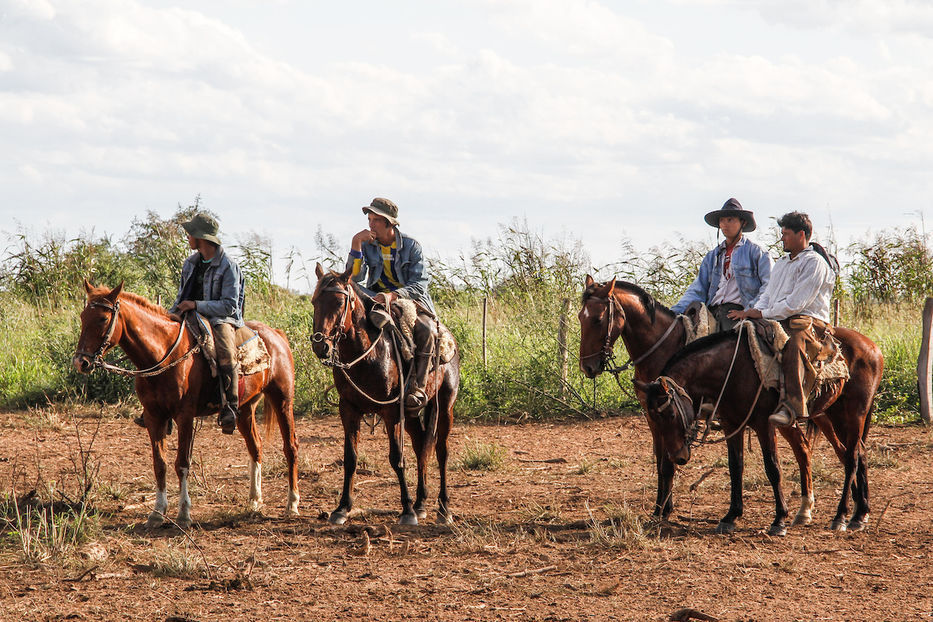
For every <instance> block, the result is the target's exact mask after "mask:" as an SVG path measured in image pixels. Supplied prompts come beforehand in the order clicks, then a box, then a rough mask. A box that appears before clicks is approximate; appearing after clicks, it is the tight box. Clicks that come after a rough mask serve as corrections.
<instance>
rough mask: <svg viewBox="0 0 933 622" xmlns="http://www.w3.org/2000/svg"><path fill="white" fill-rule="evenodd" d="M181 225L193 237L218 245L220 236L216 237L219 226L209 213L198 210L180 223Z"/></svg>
mask: <svg viewBox="0 0 933 622" xmlns="http://www.w3.org/2000/svg"><path fill="white" fill-rule="evenodd" d="M181 226H182V228H183V229H184V230H185V231H187V232H188V235H190V236H191V237H193V238H197V239H199V240H207V241H208V242H213V243H214V244H217V245H218V246H219V245H220V238H218V237H217V231H218V230H219V229H220V226H219V225H218V224H217V221H216V220H214V217H213V216H211V215H210V214H205V213H204V212H198V213H197V214H195V215H194V216H193V217H192V218H191V220H189V221H188V222H183V223H181Z"/></svg>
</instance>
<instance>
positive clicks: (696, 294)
mask: <svg viewBox="0 0 933 622" xmlns="http://www.w3.org/2000/svg"><path fill="white" fill-rule="evenodd" d="M704 220H706V222H707V224H709V226H711V227H717V228H718V229H719V230H720V231H721V232H722V234H723V237H725V240H723V241H722V242H721V243H720V244H718V245H717V246H716V247H715V248H714V249H713V250H711V251H710V252H708V253H707V254H706V257H704V258H703V262H702V263H701V264H700V273H699V275H697V278H696V279H694V281H693V283H691V284H690V287H689V288H687V291H686V293H685V294H684V295H683V297H682V298H681V299H680V300H679V301H678V302H677V304H676V305H674V306H673V307H672V308H671V311H673V312H674V313H684V312H685V311H686V310H687V308H688V307H689V306H690V305H691V304H694V303H703V304H705V305H706V306H707V307H708V308H709V310H710V313H712V314H713V316H714V317H715V318H716V327H715V330H717V331H724V330H729V329H731V328H732V327H734V326H735V324H736V321H735V320H734V319H732V318H731V317H729V312H730V311H742V310H743V309H751V308H753V307H754V306H755V303H756V302H757V301H758V298H759V296H760V295H761V292H763V291H764V288H765V286H766V285H767V284H768V279H769V278H770V276H771V256H770V255H768V252H767V251H766V250H765V249H763V248H762V247H761V246H759V245H758V244H756V243H754V242H752V241H751V240H749V239H747V238H746V237H745V236H743V235H742V232H743V231H744V232H749V231H754V230H755V226H756V225H755V215H754V214H753V213H752V212H750V211H748V210H745V209H742V205H741V204H740V203H739V202H738V201H737V200H736V199H729V200H728V201H726V203H725V204H724V205H723V206H722V209H718V210H715V211H712V212H710V213H708V214H707V215H706V216H705V217H704Z"/></svg>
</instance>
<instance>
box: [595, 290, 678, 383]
mask: <svg viewBox="0 0 933 622" xmlns="http://www.w3.org/2000/svg"><path fill="white" fill-rule="evenodd" d="M587 300H596V301H597V302H605V303H606V307H607V308H608V310H609V324H608V326H607V327H606V338H605V340H604V341H603V345H602V347H600V349H599V350H597V351H596V352H593V353H592V354H587V355H585V356H581V357H580V360H581V361H583V360H586V359H590V358H593V357H596V356H599V357H600V362H601V363H602V367H603V371H605V372H608V373H610V374H612V375H614V376H615V377H616V382H618V381H619V374H620V373H622V372H624V371H625V370H627V369H629V368H630V367H634V366H635V365H638V364H639V363H641V362H642V361H644V360H645V359H647V358H648V357H649V356H651V355H652V354H654V352H655V351H656V350H657V349H658V348H660V347H661V344H662V343H664V341H665V340H666V339H667V338H668V337H669V336H670V334H671V333H672V332H674V327H675V326H676V325H677V322H678V320H680V321H682V318H683V316H682V315H678V316H677V317H676V318H674V321H673V322H671V325H670V326H668V327H667V330H666V331H665V332H664V334H663V335H661V337H660V338H659V339H658V340H657V341H655V342H654V345H652V346H651V347H650V348H648V350H647V351H646V352H645V353H644V354H642V355H641V356H639V357H638V358H637V359H635V360H632V358H631V357H629V360H627V361H626V362H625V363H623V364H622V365H616V364H615V355H614V354H613V347H612V327H613V326H614V319H615V318H614V314H615V312H616V305H617V304H618V303H617V302H616V299H615V298H614V297H613V296H612V294H609V295H608V296H606V297H605V298H602V297H597V296H590V297H589V298H588V299H587ZM618 313H619V315H620V316H622V321H623V322H624V321H625V310H624V309H621V308H620V309H618Z"/></svg>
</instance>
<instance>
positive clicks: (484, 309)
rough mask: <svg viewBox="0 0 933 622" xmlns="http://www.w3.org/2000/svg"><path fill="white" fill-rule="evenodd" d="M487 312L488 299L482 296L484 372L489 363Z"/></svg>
mask: <svg viewBox="0 0 933 622" xmlns="http://www.w3.org/2000/svg"><path fill="white" fill-rule="evenodd" d="M488 310H489V298H488V297H487V296H483V371H486V367H487V365H488V364H489V361H488V360H487V358H486V315H487V312H488Z"/></svg>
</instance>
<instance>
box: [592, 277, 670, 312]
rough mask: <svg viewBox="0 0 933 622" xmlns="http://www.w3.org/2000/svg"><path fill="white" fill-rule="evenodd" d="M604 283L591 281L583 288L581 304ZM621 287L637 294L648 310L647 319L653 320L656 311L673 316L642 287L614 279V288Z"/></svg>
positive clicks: (642, 304)
mask: <svg viewBox="0 0 933 622" xmlns="http://www.w3.org/2000/svg"><path fill="white" fill-rule="evenodd" d="M604 285H605V283H593V284H592V285H590V286H589V287H587V288H585V289H584V290H583V304H586V301H587V299H588V298H590V297H592V296H593V295H595V293H596V288H598V287H603V286H604ZM620 287H621V288H622V289H624V290H627V291H628V292H629V293H632V294H635V295H636V296H638V301H639V302H640V303H641V306H643V307H644V308H645V311H647V312H648V319H650V320H651V321H652V322H654V317H655V314H656V312H657V311H661V312H663V313H666V314H667V315H669V316H671V317H674V316H675V314H674V312H673V311H671V310H670V309H668V308H667V307H666V306H664V305H663V304H661V303H660V302H658V300H657V299H656V298H655V297H654V296H652V295H651V294H649V293H648V292H646V291H645V290H644V289H642V288H641V287H639V286H638V285H635V284H634V283H629V282H628V281H616V284H615V288H614V289H618V288H620Z"/></svg>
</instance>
